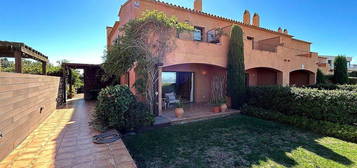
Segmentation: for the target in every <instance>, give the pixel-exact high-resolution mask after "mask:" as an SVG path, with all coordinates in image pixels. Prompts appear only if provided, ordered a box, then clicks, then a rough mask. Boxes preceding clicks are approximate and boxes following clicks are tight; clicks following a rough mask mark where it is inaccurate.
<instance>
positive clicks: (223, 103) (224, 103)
mask: <svg viewBox="0 0 357 168" xmlns="http://www.w3.org/2000/svg"><path fill="white" fill-rule="evenodd" d="M220 109H221V112H226V111H227V109H228V107H227V101H226V99H225V98H222V99H221V101H220Z"/></svg>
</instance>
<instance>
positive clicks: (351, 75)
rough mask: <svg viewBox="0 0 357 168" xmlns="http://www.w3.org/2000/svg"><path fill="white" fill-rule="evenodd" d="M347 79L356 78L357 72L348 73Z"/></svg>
mask: <svg viewBox="0 0 357 168" xmlns="http://www.w3.org/2000/svg"><path fill="white" fill-rule="evenodd" d="M348 76H349V77H357V71H352V72H350V73H348Z"/></svg>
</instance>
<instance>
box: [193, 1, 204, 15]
mask: <svg viewBox="0 0 357 168" xmlns="http://www.w3.org/2000/svg"><path fill="white" fill-rule="evenodd" d="M193 6H194V9H195V10H196V11H200V12H202V0H195V2H194V5H193Z"/></svg>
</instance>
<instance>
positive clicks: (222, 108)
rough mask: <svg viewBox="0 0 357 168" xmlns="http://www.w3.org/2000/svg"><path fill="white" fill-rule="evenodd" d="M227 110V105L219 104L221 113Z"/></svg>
mask: <svg viewBox="0 0 357 168" xmlns="http://www.w3.org/2000/svg"><path fill="white" fill-rule="evenodd" d="M227 108H228V107H227V104H221V112H226V111H227Z"/></svg>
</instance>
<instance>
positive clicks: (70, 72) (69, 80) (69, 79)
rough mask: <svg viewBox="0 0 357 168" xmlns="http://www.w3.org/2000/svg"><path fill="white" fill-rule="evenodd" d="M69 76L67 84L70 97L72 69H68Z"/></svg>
mask: <svg viewBox="0 0 357 168" xmlns="http://www.w3.org/2000/svg"><path fill="white" fill-rule="evenodd" d="M68 71H69V76H68V83H69V94H70V95H71V96H72V94H71V93H72V69H71V68H68Z"/></svg>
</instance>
